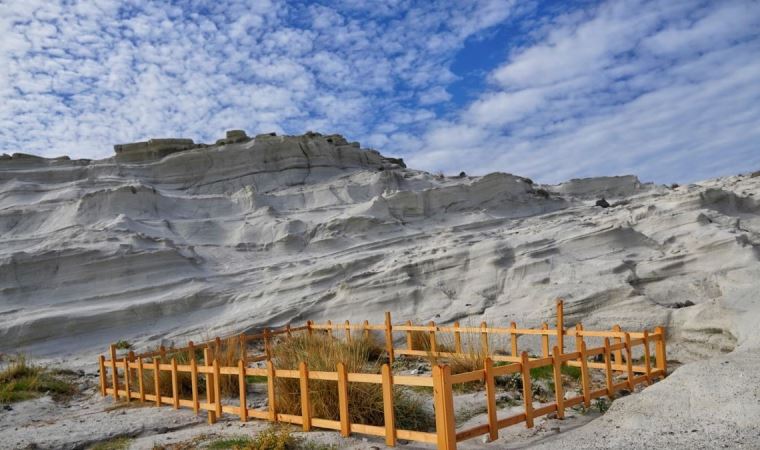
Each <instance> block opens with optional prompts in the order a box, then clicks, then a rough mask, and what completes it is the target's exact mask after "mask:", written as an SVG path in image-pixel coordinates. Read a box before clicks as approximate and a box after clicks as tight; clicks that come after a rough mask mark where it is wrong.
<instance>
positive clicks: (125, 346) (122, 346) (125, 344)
mask: <svg viewBox="0 0 760 450" xmlns="http://www.w3.org/2000/svg"><path fill="white" fill-rule="evenodd" d="M114 347H116V348H118V349H119V350H129V349H130V348H132V344H130V343H129V342H127V341H125V340H123V339H122V340H120V341H117V342H116V343H115V344H114Z"/></svg>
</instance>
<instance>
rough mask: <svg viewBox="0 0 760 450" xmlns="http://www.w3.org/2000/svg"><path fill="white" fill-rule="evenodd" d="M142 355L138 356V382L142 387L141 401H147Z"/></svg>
mask: <svg viewBox="0 0 760 450" xmlns="http://www.w3.org/2000/svg"><path fill="white" fill-rule="evenodd" d="M144 370H145V369H144V367H143V358H142V356H140V357H138V358H137V384H138V386H139V388H140V403H145V381H144V380H143V378H145V371H144Z"/></svg>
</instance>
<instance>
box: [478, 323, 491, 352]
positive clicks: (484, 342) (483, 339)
mask: <svg viewBox="0 0 760 450" xmlns="http://www.w3.org/2000/svg"><path fill="white" fill-rule="evenodd" d="M480 329H481V330H483V331H481V332H480V350H481V351H482V352H483V354H484V355H488V354H489V351H490V349H489V348H488V324H487V323H485V322H481V323H480Z"/></svg>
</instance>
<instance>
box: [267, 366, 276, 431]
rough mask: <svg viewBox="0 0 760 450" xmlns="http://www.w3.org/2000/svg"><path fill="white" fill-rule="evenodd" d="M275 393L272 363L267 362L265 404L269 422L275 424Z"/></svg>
mask: <svg viewBox="0 0 760 450" xmlns="http://www.w3.org/2000/svg"><path fill="white" fill-rule="evenodd" d="M276 400H277V392H276V391H275V379H274V363H273V362H272V361H271V360H269V361H267V403H268V409H269V421H270V422H277V401H276Z"/></svg>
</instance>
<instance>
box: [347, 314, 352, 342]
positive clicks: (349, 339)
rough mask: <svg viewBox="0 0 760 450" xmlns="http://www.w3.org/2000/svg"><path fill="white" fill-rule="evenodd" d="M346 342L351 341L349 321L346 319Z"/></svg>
mask: <svg viewBox="0 0 760 450" xmlns="http://www.w3.org/2000/svg"><path fill="white" fill-rule="evenodd" d="M346 342H349V343H350V342H351V322H349V321H348V320H346Z"/></svg>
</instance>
